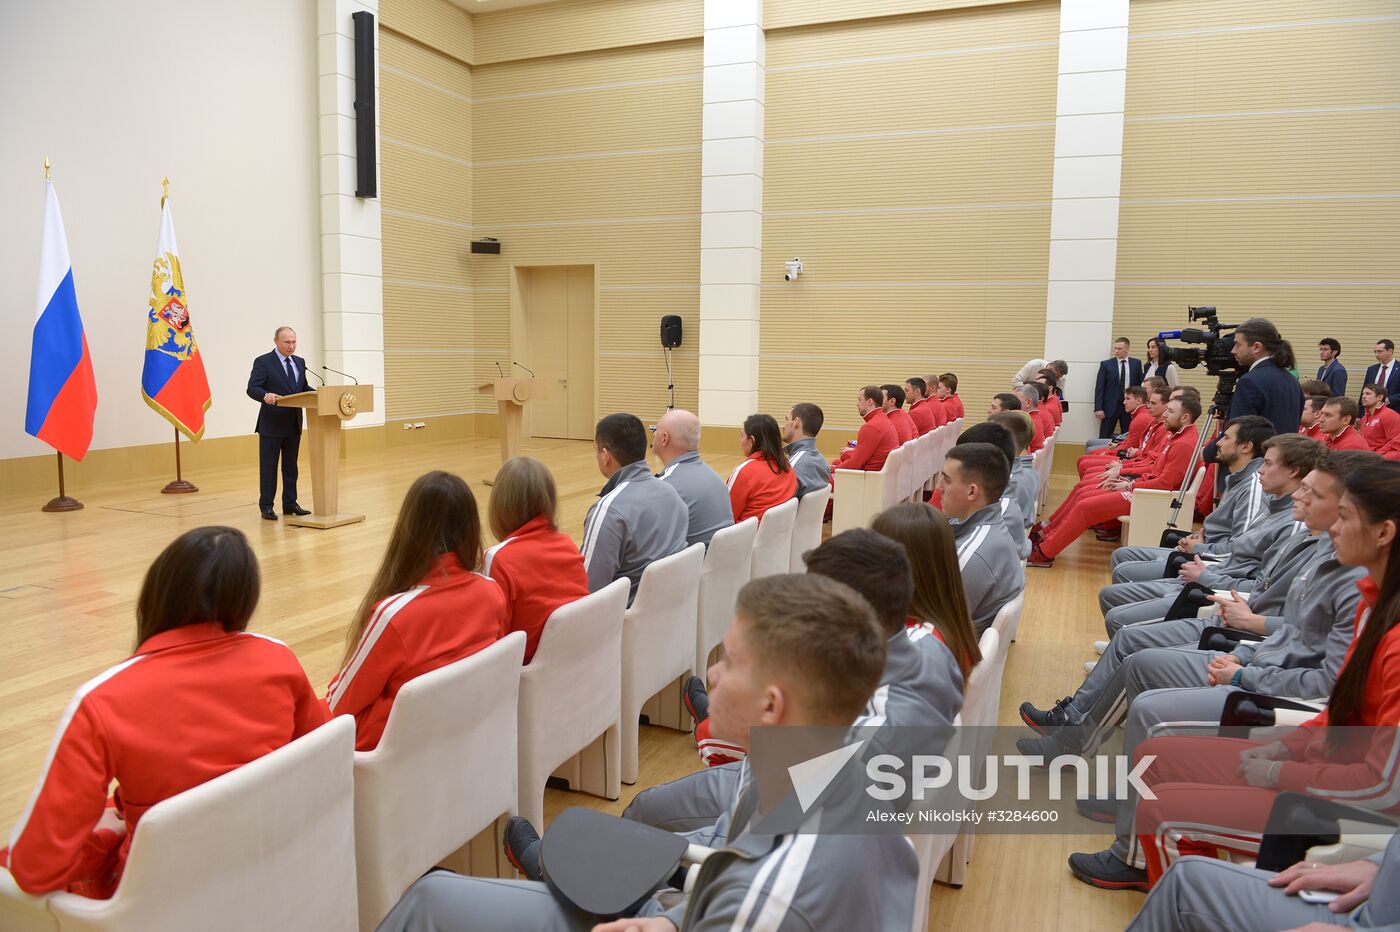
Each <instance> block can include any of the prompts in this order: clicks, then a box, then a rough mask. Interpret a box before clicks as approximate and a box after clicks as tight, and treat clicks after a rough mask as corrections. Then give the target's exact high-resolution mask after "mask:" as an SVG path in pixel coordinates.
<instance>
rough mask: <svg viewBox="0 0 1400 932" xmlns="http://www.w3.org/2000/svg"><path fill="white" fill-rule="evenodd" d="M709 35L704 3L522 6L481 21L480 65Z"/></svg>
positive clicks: (665, 0) (612, 0) (597, 1)
mask: <svg viewBox="0 0 1400 932" xmlns="http://www.w3.org/2000/svg"><path fill="white" fill-rule="evenodd" d="M703 32H704V3H703V0H580V2H574V3H554V4H549V5H546V6H531V7H520V8H517V9H513V10H502V11H500V12H499V13H482V14H480V15H478V16H477V17H476V58H475V60H474V63H475V64H489V63H491V62H500V61H511V60H514V59H521V58H540V57H544V56H546V55H567V54H569V53H573V52H585V51H591V50H594V49H603V48H617V47H620V46H628V45H646V44H649V43H653V42H671V41H674V40H676V39H694V38H698V37H699V36H700V35H701V34H702V33H703ZM622 80H625V78H624V79H622Z"/></svg>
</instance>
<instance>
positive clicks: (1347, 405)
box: [1317, 396, 1371, 450]
mask: <svg viewBox="0 0 1400 932" xmlns="http://www.w3.org/2000/svg"><path fill="white" fill-rule="evenodd" d="M1360 413H1361V409H1360V407H1358V406H1357V404H1356V401H1355V400H1354V399H1351V398H1346V397H1343V396H1338V397H1336V398H1328V399H1327V400H1326V401H1325V402H1323V404H1322V414H1320V415H1319V416H1318V419H1317V423H1318V426H1319V427H1320V428H1321V433H1320V434H1319V436H1318V437H1317V439H1318V440H1321V441H1322V442H1323V444H1325V445H1326V447H1327V449H1329V450H1369V449H1371V445H1370V444H1369V443H1367V442H1366V438H1365V437H1364V436H1362V434H1361V432H1360V431H1358V430H1357V429H1356V419H1357V417H1358V416H1359V415H1360Z"/></svg>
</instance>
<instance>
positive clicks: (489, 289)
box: [472, 256, 510, 371]
mask: <svg viewBox="0 0 1400 932" xmlns="http://www.w3.org/2000/svg"><path fill="white" fill-rule="evenodd" d="M472 261H473V262H474V263H476V264H477V271H476V279H475V280H476V281H477V283H478V288H477V290H476V291H475V292H474V293H473V294H472V298H473V301H474V304H473V307H474V308H475V311H476V315H475V319H474V320H475V325H476V330H475V332H474V334H473V337H474V339H475V340H476V346H477V348H478V349H490V350H493V351H496V352H499V353H500V354H501V355H502V356H503V357H504V356H509V355H510V291H509V287H508V285H507V284H506V274H507V272H506V267H505V263H504V262H503V261H502V260H500V259H497V258H495V257H493V256H477V257H476V258H475V259H474V260H472ZM487 263H491V265H490V266H488V265H487ZM497 265H499V266H500V269H499V270H498V269H497V268H495V266H497ZM498 271H499V274H498ZM507 362H509V360H507ZM493 371H494V369H493Z"/></svg>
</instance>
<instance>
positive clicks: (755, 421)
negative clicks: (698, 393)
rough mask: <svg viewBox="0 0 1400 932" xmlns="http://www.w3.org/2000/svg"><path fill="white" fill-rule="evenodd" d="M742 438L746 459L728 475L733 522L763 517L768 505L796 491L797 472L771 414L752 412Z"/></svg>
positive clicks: (786, 497)
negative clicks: (784, 447) (794, 470)
mask: <svg viewBox="0 0 1400 932" xmlns="http://www.w3.org/2000/svg"><path fill="white" fill-rule="evenodd" d="M743 430H744V434H743V437H741V438H740V440H739V445H740V448H741V449H742V450H743V451H744V457H745V459H744V461H743V462H742V463H740V464H739V465H738V466H735V467H734V471H733V472H732V473H730V474H729V505H730V508H731V509H732V510H733V511H734V523H735V524H738V523H739V522H740V521H743V520H744V519H745V518H748V517H751V516H752V517H757V518H758V520H760V521H762V520H763V513H764V512H765V511H767V510H768V509H769V508H772V507H774V506H776V505H781V504H782V503H783V502H785V501H787V500H788V499H790V498H792V497H793V496H795V495H796V494H797V473H795V472H793V471H792V467H791V466H789V465H788V460H787V454H786V453H784V452H783V435H782V433H781V432H780V431H779V430H778V422H777V421H775V420H774V419H773V416H772V415H771V414H750V415H749V416H748V417H747V418H745V419H744V428H743Z"/></svg>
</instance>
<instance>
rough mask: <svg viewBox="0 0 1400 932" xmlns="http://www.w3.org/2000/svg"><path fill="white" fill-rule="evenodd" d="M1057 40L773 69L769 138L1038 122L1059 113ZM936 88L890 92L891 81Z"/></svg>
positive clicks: (769, 92) (769, 91)
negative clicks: (1051, 77) (1054, 78)
mask: <svg viewBox="0 0 1400 932" xmlns="http://www.w3.org/2000/svg"><path fill="white" fill-rule="evenodd" d="M1057 61H1058V56H1057V52H1056V49H1055V47H1054V46H1049V47H1039V48H1033V49H1026V50H1018V51H1015V52H1005V51H1001V52H994V53H993V52H987V53H982V54H975V55H959V56H954V57H949V58H928V59H919V60H914V61H900V62H861V63H857V64H852V65H849V66H844V67H839V68H835V67H833V68H819V69H810V70H809V69H803V70H799V71H780V72H770V73H769V75H768V84H767V101H768V104H767V117H766V121H765V125H764V129H765V131H766V133H767V139H768V141H769V142H770V143H771V142H773V141H775V140H782V139H791V138H793V137H801V136H806V135H811V134H813V133H814V132H815V133H816V134H818V135H844V134H854V133H901V132H921V131H927V130H932V129H940V128H945V127H959V128H963V127H975V126H983V125H988V124H991V125H1006V124H1014V123H1026V122H1036V121H1040V120H1043V119H1044V117H1045V114H1046V113H1047V112H1048V113H1050V114H1051V120H1050V122H1051V124H1052V129H1053V122H1054V120H1053V116H1054V110H1055V85H1054V83H1053V82H1051V84H1050V85H1049V86H1048V87H1047V86H1046V84H1045V82H1044V80H1043V78H1044V76H1045V74H1046V73H1047V72H1048V73H1051V74H1053V73H1054V71H1055V66H1056V62H1057ZM892 87H899V88H936V89H937V90H936V92H935V93H920V94H891V93H890V88H892Z"/></svg>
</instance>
